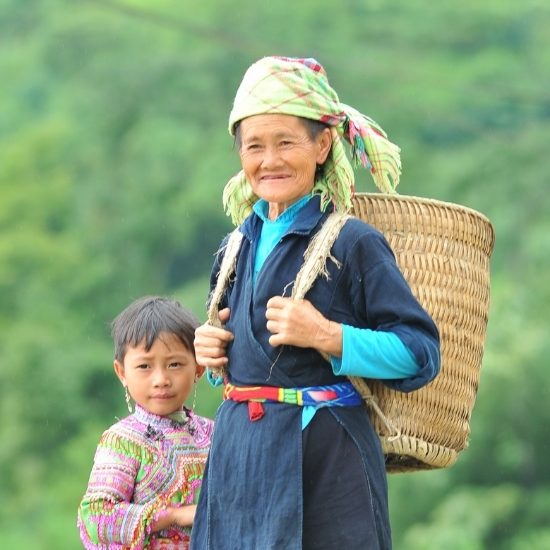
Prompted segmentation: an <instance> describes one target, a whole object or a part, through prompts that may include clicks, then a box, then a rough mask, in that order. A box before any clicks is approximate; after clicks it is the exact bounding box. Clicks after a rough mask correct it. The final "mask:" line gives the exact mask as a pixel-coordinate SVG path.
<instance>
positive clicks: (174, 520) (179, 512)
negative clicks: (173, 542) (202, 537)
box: [151, 504, 197, 533]
mask: <svg viewBox="0 0 550 550" xmlns="http://www.w3.org/2000/svg"><path fill="white" fill-rule="evenodd" d="M196 510H197V506H196V505H195V504H190V505H189V506H181V507H178V508H176V507H173V506H171V507H169V508H166V510H165V512H164V513H163V514H162V515H161V516H160V517H159V518H158V519H157V520H156V522H155V523H153V525H152V526H151V532H152V533H157V532H158V531H162V530H163V529H166V528H167V527H170V525H179V526H180V527H191V525H193V520H194V519H195V512H196Z"/></svg>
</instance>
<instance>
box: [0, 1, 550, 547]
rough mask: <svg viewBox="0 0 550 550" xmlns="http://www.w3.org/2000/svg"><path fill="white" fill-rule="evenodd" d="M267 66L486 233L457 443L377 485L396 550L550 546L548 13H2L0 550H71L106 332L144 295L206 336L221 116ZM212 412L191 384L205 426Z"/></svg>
mask: <svg viewBox="0 0 550 550" xmlns="http://www.w3.org/2000/svg"><path fill="white" fill-rule="evenodd" d="M271 54H281V55H296V56H313V57H316V58H317V59H319V60H320V61H321V62H322V63H323V64H324V65H325V67H326V69H327V72H328V74H329V78H330V80H331V83H332V84H333V86H334V87H335V89H336V90H338V92H339V95H340V98H341V100H342V101H344V102H346V103H349V104H351V105H353V106H355V107H357V108H358V109H360V110H362V111H363V112H366V113H368V114H369V115H371V116H372V117H373V118H374V119H375V120H378V121H379V122H380V123H381V124H382V126H383V127H384V128H385V129H386V130H387V131H388V133H389V134H390V136H391V138H392V140H393V141H395V142H396V143H398V144H399V145H400V146H401V147H402V152H403V164H404V173H403V178H402V183H401V186H400V189H399V191H400V192H401V193H402V194H408V195H417V196H424V197H431V198H435V199H439V200H443V201H448V202H455V203H459V204H463V205H465V206H469V207H471V208H474V209H476V210H479V211H481V212H483V213H484V214H485V215H486V216H488V217H489V218H490V219H491V221H492V222H493V224H494V226H495V230H496V236H497V241H496V249H495V252H494V255H493V258H492V262H491V266H492V301H491V311H490V317H489V328H488V337H487V343H486V351H485V356H484V362H483V369H482V373H481V379H480V388H479V392H478V398H477V402H476V406H475V409H474V414H473V417H472V424H471V427H472V434H471V441H470V447H469V449H468V450H466V451H464V452H463V453H462V455H461V457H460V458H459V461H458V462H457V464H456V465H455V466H454V467H453V468H451V469H449V470H445V471H433V472H424V473H415V474H406V475H395V476H391V477H390V480H389V483H390V493H391V495H390V496H391V514H392V522H393V529H394V539H395V547H396V548H398V549H401V548H407V549H410V550H416V549H418V550H425V549H431V548H445V549H450V550H455V549H456V550H478V549H484V548H489V549H493V548H499V549H500V548H502V549H507V550H522V549H526V548H528V549H535V550H537V549H543V548H550V522H549V517H550V461H549V460H548V456H549V454H550V453H549V446H550V437H549V436H550V433H549V429H548V426H549V425H550V408H549V407H548V402H549V400H550V391H549V388H550V387H549V383H548V379H547V372H546V369H547V365H548V357H549V356H550V346H549V342H550V338H548V314H549V311H550V285H549V283H548V281H550V239H549V237H548V234H549V233H550V217H549V216H548V212H549V210H550V208H549V207H550V200H549V193H548V190H549V187H548V180H549V173H550V155H549V154H548V150H547V147H548V142H549V138H550V91H549V90H550V6H549V4H548V3H547V1H546V0H523V1H522V2H519V3H518V2H514V1H513V0H485V1H484V2H478V1H477V0H462V1H460V2H459V1H452V0H441V1H439V2H432V1H430V0H342V1H341V2H333V1H328V0H315V1H313V0H302V1H301V2H291V1H290V0H279V1H277V2H272V1H270V0H232V1H229V0H205V1H203V2H194V1H191V0H180V1H178V2H175V1H169V0H156V1H154V2H152V1H150V0H75V1H72V2H67V1H62V0H43V1H38V0H0V349H1V350H2V375H1V376H0V414H1V417H2V422H1V423H0V441H1V445H0V480H1V481H0V546H1V547H2V548H9V549H11V548H33V549H35V550H42V549H45V550H59V549H62V550H64V549H76V548H79V547H80V543H79V539H78V534H77V531H76V527H75V522H76V508H77V505H78V502H79V499H80V497H81V495H82V493H83V491H84V490H85V486H86V482H87V478H88V475H89V470H90V467H91V462H92V458H93V452H94V450H95V445H96V443H97V440H98V437H99V435H100V433H101V432H102V431H103V429H105V428H106V427H107V426H108V425H110V424H111V423H112V422H113V421H114V419H115V417H116V416H122V415H124V414H125V403H124V398H123V394H122V391H121V388H120V387H119V384H118V383H117V381H116V379H115V376H114V374H113V372H112V367H111V363H112V345H111V341H110V338H109V331H108V323H109V321H110V320H111V319H112V318H113V317H114V316H115V315H116V314H117V313H118V311H119V310H120V309H121V308H122V307H124V306H125V305H126V304H127V303H128V302H129V301H131V300H132V299H134V298H136V297H138V296H141V295H144V294H157V293H158V294H168V295H173V296H176V297H178V298H180V299H181V300H182V301H183V302H184V303H185V304H186V305H188V306H189V307H191V308H192V309H193V310H194V311H195V312H196V313H197V314H198V315H199V316H200V317H201V318H205V311H204V310H205V306H204V304H205V300H206V295H207V285H208V283H207V280H208V274H209V270H210V265H211V262H212V255H213V253H214V252H215V250H216V249H217V246H218V243H219V241H220V239H221V238H222V236H223V235H224V234H225V233H226V232H227V231H228V230H229V229H230V224H229V220H228V218H226V216H225V215H224V213H223V211H222V206H221V192H222V189H223V186H224V184H225V182H226V181H227V180H228V178H229V177H230V176H231V175H232V174H233V173H235V172H236V171H237V170H238V158H237V155H236V153H235V151H234V150H233V144H232V141H231V139H230V137H229V136H228V133H227V128H226V126H227V117H228V114H229V110H230V108H231V102H232V99H233V96H234V93H235V90H236V87H237V85H238V83H239V81H240V79H241V77H242V74H243V73H244V71H245V69H246V68H247V67H248V65H249V64H250V63H251V62H253V61H254V60H255V59H257V58H258V57H261V56H263V55H271ZM357 184H358V189H359V190H360V191H374V190H375V189H374V187H373V184H372V182H371V180H370V179H369V176H368V175H367V174H366V173H362V174H358V182H357ZM219 400H220V394H219V392H218V391H215V390H213V389H211V388H209V387H208V386H207V384H206V383H205V382H201V386H200V392H199V406H198V409H199V412H200V413H202V414H205V415H208V416H213V415H214V414H215V410H216V407H217V404H218V403H219Z"/></svg>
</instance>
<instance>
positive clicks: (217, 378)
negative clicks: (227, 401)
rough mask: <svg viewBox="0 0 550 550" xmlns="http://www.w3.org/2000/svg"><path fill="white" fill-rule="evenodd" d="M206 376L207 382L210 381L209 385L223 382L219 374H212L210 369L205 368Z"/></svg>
mask: <svg viewBox="0 0 550 550" xmlns="http://www.w3.org/2000/svg"><path fill="white" fill-rule="evenodd" d="M206 378H207V380H208V382H210V385H212V386H214V387H215V388H216V387H217V386H221V385H222V384H223V378H222V377H221V376H215V375H214V374H212V371H211V370H210V369H206Z"/></svg>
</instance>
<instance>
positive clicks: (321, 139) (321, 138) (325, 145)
mask: <svg viewBox="0 0 550 550" xmlns="http://www.w3.org/2000/svg"><path fill="white" fill-rule="evenodd" d="M317 143H318V144H319V153H318V155H317V164H318V165H321V164H323V163H324V162H325V160H327V157H328V154H329V153H330V149H331V148H332V132H331V130H330V128H323V131H322V132H321V133H320V134H319V135H318V136H317Z"/></svg>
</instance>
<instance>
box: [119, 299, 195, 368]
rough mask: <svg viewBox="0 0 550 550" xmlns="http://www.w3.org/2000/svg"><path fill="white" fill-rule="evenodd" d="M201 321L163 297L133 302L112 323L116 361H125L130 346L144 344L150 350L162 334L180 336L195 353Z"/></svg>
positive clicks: (176, 302) (179, 305)
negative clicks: (196, 336) (196, 330)
mask: <svg viewBox="0 0 550 550" xmlns="http://www.w3.org/2000/svg"><path fill="white" fill-rule="evenodd" d="M199 324H200V323H199V321H198V319H197V318H196V317H195V316H194V315H193V314H192V313H191V312H190V311H189V310H187V309H185V308H184V307H182V305H181V304H180V303H179V302H178V301H176V300H171V299H169V298H163V297H161V296H145V297H143V298H139V299H138V300H136V301H135V302H132V303H131V304H130V305H129V306H128V307H126V309H124V310H123V311H122V312H121V313H119V314H118V315H117V317H116V318H115V319H114V320H113V322H112V323H111V335H112V337H113V342H114V345H115V359H117V360H118V361H123V360H124V356H125V355H126V351H127V349H128V346H132V347H135V346H137V345H139V344H140V343H142V342H144V344H145V349H146V350H147V351H149V350H150V349H151V347H152V346H153V344H154V343H155V340H156V339H157V338H158V337H159V335H160V334H161V333H162V332H167V333H170V334H174V335H175V336H177V337H178V338H179V339H180V341H181V343H182V344H183V345H184V346H185V347H186V348H187V349H188V350H189V351H191V352H192V353H193V354H194V353H195V348H194V346H193V340H194V337H195V329H196V328H197V327H198V326H199Z"/></svg>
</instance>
